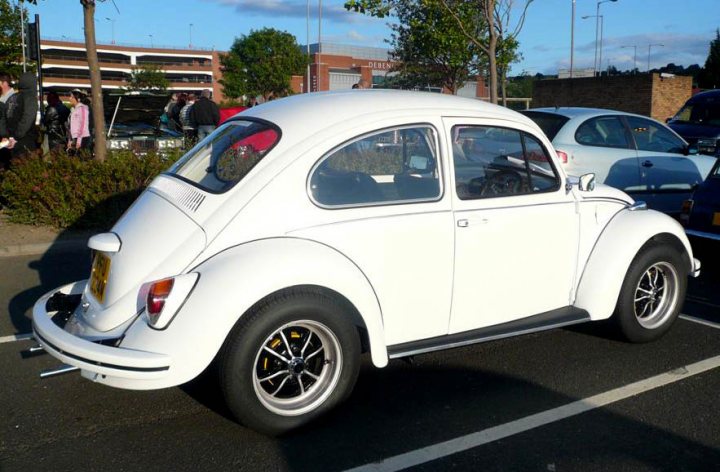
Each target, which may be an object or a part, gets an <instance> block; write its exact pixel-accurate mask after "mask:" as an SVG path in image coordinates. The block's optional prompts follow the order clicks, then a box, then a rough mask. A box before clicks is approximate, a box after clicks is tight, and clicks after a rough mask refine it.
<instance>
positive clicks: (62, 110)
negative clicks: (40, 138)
mask: <svg viewBox="0 0 720 472" xmlns="http://www.w3.org/2000/svg"><path fill="white" fill-rule="evenodd" d="M46 97H47V108H45V117H44V118H43V125H44V126H45V134H46V135H47V137H48V146H49V148H50V151H59V150H61V149H63V146H65V143H67V129H66V127H65V124H66V123H67V120H68V117H69V116H70V110H69V109H68V107H66V106H65V104H64V103H63V102H62V101H60V97H59V96H58V94H57V93H56V92H48V93H47V95H46Z"/></svg>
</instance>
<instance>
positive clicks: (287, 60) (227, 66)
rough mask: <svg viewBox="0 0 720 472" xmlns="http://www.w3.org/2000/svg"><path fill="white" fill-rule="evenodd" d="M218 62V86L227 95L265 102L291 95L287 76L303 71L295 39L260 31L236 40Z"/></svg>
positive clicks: (272, 30) (269, 29) (266, 30)
mask: <svg viewBox="0 0 720 472" xmlns="http://www.w3.org/2000/svg"><path fill="white" fill-rule="evenodd" d="M221 63H222V65H223V76H224V78H223V80H222V82H221V83H222V84H223V87H225V91H226V93H228V91H229V95H228V96H230V97H234V98H237V97H240V96H242V95H251V96H257V95H262V97H263V98H265V99H268V98H269V97H271V96H274V97H281V96H284V95H288V94H290V93H292V89H291V88H290V77H291V76H293V75H301V74H302V73H304V72H305V67H306V66H307V58H306V57H305V55H304V54H303V53H302V51H301V50H300V46H298V44H297V41H296V40H295V36H293V35H291V34H290V33H287V32H285V31H279V30H276V29H273V28H263V29H261V30H259V31H251V32H250V34H249V35H243V36H241V37H240V38H236V39H235V42H234V43H233V45H232V47H231V48H230V51H229V52H228V54H227V55H225V56H223V58H222V59H221Z"/></svg>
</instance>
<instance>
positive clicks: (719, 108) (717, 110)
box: [673, 100, 720, 126]
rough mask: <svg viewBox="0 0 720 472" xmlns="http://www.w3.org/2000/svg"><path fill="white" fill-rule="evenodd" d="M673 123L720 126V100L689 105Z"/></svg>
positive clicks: (682, 109)
mask: <svg viewBox="0 0 720 472" xmlns="http://www.w3.org/2000/svg"><path fill="white" fill-rule="evenodd" d="M673 121H675V122H681V123H693V124H699V125H709V126H720V100H719V101H714V100H708V101H706V102H696V103H689V104H687V105H685V106H684V107H682V108H681V109H680V111H679V112H678V113H677V115H675V116H674V117H673Z"/></svg>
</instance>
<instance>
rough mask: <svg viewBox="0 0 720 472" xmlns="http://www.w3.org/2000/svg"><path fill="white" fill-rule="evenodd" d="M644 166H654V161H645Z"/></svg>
mask: <svg viewBox="0 0 720 472" xmlns="http://www.w3.org/2000/svg"><path fill="white" fill-rule="evenodd" d="M642 166H643V167H652V166H653V163H652V161H645V162H643V163H642Z"/></svg>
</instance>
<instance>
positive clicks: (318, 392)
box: [220, 291, 360, 434]
mask: <svg viewBox="0 0 720 472" xmlns="http://www.w3.org/2000/svg"><path fill="white" fill-rule="evenodd" d="M349 319H350V318H349V316H348V313H346V310H345V308H344V307H342V306H341V305H340V304H339V303H337V302H336V301H335V300H333V299H331V298H329V297H327V296H325V295H323V294H320V293H315V292H310V291H307V292H306V291H302V292H292V293H289V294H284V295H279V296H273V297H271V298H270V299H269V300H267V301H266V302H265V303H264V304H263V305H262V306H260V307H259V308H258V309H256V310H255V311H254V312H252V313H248V314H247V315H245V316H243V318H242V319H241V320H240V322H239V323H238V325H237V326H236V327H235V328H234V329H233V331H232V333H231V334H230V336H229V338H228V341H227V342H226V345H225V347H224V348H223V352H222V354H221V357H220V380H221V386H222V389H223V394H224V396H225V400H226V402H227V404H228V407H229V408H230V410H231V411H232V412H233V414H234V415H235V416H236V418H237V419H238V420H239V421H240V422H242V423H243V424H245V425H247V426H250V427H251V428H253V429H256V430H258V431H262V432H264V433H268V434H279V433H282V432H284V431H287V430H289V429H292V428H295V427H297V426H300V425H302V424H304V423H306V422H308V421H310V420H312V419H314V418H315V417H317V416H319V415H321V414H323V413H324V412H326V411H328V410H329V409H331V408H332V407H334V406H335V405H336V404H337V403H339V402H341V401H342V400H344V399H345V398H346V397H347V396H348V395H349V394H350V392H351V391H352V388H353V386H354V385H355V380H356V379H357V374H358V370H359V355H360V340H359V336H358V333H357V329H356V328H355V326H353V325H352V324H351V323H350V322H349Z"/></svg>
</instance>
